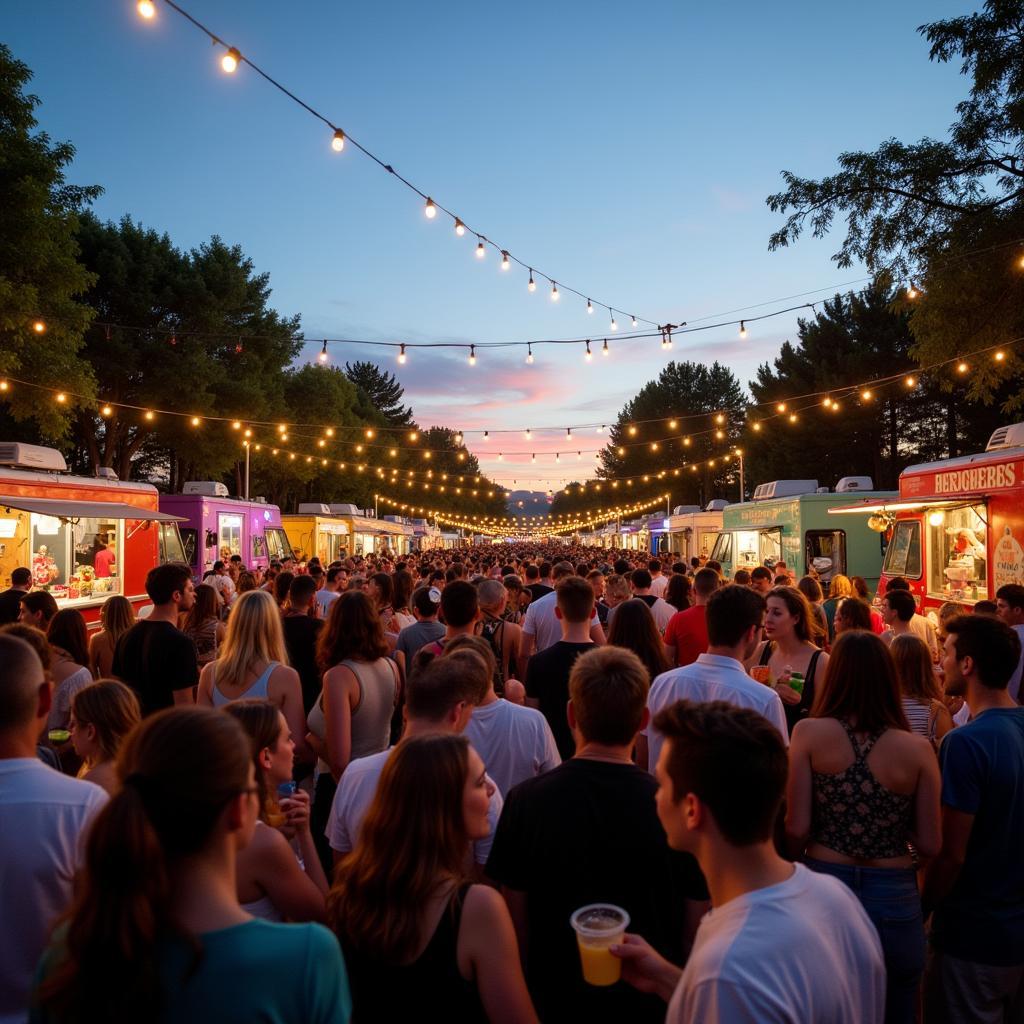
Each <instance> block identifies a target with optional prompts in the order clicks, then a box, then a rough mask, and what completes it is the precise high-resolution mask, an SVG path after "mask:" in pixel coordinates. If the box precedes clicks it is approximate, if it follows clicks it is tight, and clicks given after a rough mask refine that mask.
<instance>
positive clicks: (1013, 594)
mask: <svg viewBox="0 0 1024 1024" xmlns="http://www.w3.org/2000/svg"><path fill="white" fill-rule="evenodd" d="M996 615H998V616H999V618H1001V619H1002V620H1003V622H1005V623H1006V624H1007V625H1008V626H1011V627H1012V628H1013V629H1014V630H1015V631H1016V633H1017V636H1019V637H1020V642H1021V653H1020V661H1018V662H1017V668H1016V669H1015V670H1014V673H1013V675H1012V676H1010V682H1009V683H1008V684H1007V687H1006V692H1007V693H1008V694H1009V695H1010V696H1011V697H1012V698H1013V699H1014V700H1015V701H1017V703H1018V704H1020V703H1021V699H1020V681H1021V674H1022V673H1024V587H1022V586H1021V585H1020V584H1019V583H1006V584H1004V585H1003V586H1001V587H1000V588H999V589H998V590H997V591H996Z"/></svg>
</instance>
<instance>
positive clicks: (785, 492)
mask: <svg viewBox="0 0 1024 1024" xmlns="http://www.w3.org/2000/svg"><path fill="white" fill-rule="evenodd" d="M817 489H818V481H817V480H773V481H772V482H771V483H768V484H758V485H757V486H756V487H755V488H754V501H767V500H768V499H769V498H795V497H796V496H797V495H800V494H813V493H814V492H815V491H816V490H817Z"/></svg>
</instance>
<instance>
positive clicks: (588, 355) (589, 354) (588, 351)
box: [584, 341, 594, 363]
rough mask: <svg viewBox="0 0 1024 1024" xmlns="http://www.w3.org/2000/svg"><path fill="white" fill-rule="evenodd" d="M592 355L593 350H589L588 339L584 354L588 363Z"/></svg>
mask: <svg viewBox="0 0 1024 1024" xmlns="http://www.w3.org/2000/svg"><path fill="white" fill-rule="evenodd" d="M593 355H594V354H593V352H591V351H590V342H589V341H588V342H587V352H586V355H585V356H584V358H585V359H586V361H587V362H588V363H589V362H590V360H591V359H592V358H593Z"/></svg>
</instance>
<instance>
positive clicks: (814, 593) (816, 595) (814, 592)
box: [796, 576, 825, 604]
mask: <svg viewBox="0 0 1024 1024" xmlns="http://www.w3.org/2000/svg"><path fill="white" fill-rule="evenodd" d="M796 588H797V590H799V591H800V593H801V594H803V595H804V597H806V598H807V600H808V601H810V602H811V603H812V604H816V603H817V602H818V601H820V600H821V599H822V598H823V597H824V596H825V595H824V594H823V593H822V591H821V584H820V583H819V582H818V581H817V580H816V579H815V578H814V577H813V576H801V577H800V580H799V582H798V583H797V585H796Z"/></svg>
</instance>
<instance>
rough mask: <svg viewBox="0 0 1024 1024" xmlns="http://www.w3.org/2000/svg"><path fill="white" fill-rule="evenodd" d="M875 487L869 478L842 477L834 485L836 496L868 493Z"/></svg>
mask: <svg viewBox="0 0 1024 1024" xmlns="http://www.w3.org/2000/svg"><path fill="white" fill-rule="evenodd" d="M874 486H875V483H874V481H873V480H872V479H871V477H869V476H844V477H843V478H842V480H840V481H839V483H837V484H836V494H851V493H852V492H853V491H870V490H873V489H874Z"/></svg>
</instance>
